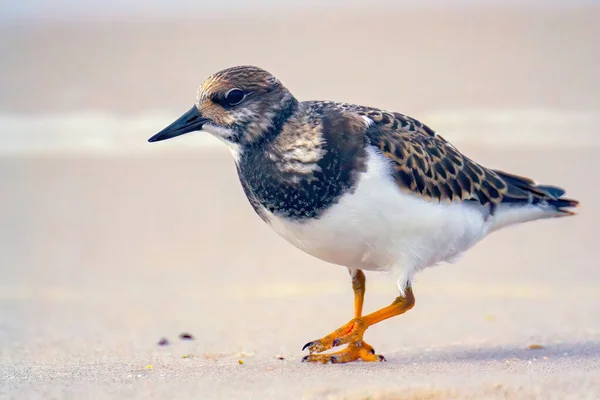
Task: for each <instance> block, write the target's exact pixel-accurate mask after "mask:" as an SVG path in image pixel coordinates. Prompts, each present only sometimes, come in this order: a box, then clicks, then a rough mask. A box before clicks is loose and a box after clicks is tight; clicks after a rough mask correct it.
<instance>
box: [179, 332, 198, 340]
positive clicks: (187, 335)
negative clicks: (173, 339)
mask: <svg viewBox="0 0 600 400" xmlns="http://www.w3.org/2000/svg"><path fill="white" fill-rule="evenodd" d="M179 339H181V340H194V336H192V334H191V333H187V332H183V333H180V334H179Z"/></svg>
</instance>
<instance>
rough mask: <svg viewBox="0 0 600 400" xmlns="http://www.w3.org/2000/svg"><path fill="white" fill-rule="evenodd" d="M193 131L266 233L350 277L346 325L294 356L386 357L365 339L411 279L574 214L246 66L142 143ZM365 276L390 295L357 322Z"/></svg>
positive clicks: (408, 122) (426, 139) (406, 302)
mask: <svg viewBox="0 0 600 400" xmlns="http://www.w3.org/2000/svg"><path fill="white" fill-rule="evenodd" d="M193 131H203V132H207V133H209V134H212V135H214V136H216V137H217V138H219V139H221V140H222V141H223V142H225V144H226V145H227V146H228V147H229V149H230V151H231V153H232V155H233V158H234V160H235V164H236V167H237V172H238V175H239V179H240V182H241V185H242V188H243V190H244V192H245V194H246V196H247V198H248V200H249V202H250V204H251V205H252V207H253V208H254V210H255V211H256V213H257V214H258V215H259V216H260V218H261V219H262V220H263V221H264V222H266V223H267V224H268V225H269V226H270V227H271V228H272V229H273V230H274V231H275V232H277V233H278V234H279V235H281V236H282V237H283V238H285V239H286V240H287V241H288V242H290V243H291V244H293V245H294V246H296V247H298V248H299V249H301V250H303V251H305V252H306V253H308V254H310V255H312V256H314V257H317V258H319V259H321V260H323V261H326V262H328V263H333V264H337V265H341V266H344V267H346V268H347V269H348V271H349V273H350V276H351V281H352V288H353V291H354V318H352V319H351V320H350V321H349V322H348V323H347V324H345V325H343V326H342V327H340V328H339V329H337V330H335V331H334V332H332V333H331V334H329V335H327V336H325V337H323V338H321V339H319V340H313V341H311V342H309V343H307V344H306V345H305V346H304V348H303V350H306V349H308V351H309V353H310V354H309V355H307V356H305V357H304V358H303V361H309V362H320V363H326V362H332V363H342V362H349V361H355V360H363V361H383V360H385V358H384V357H383V356H381V355H378V354H375V351H374V350H373V347H372V346H371V345H369V344H367V343H366V342H365V341H364V340H363V334H364V333H365V330H366V329H367V328H369V327H370V326H372V325H374V324H376V323H378V322H381V321H383V320H386V319H388V318H391V317H394V316H397V315H400V314H402V313H404V312H406V311H408V310H410V309H411V308H412V307H413V305H414V304H415V296H414V294H413V289H412V285H411V281H412V278H413V276H414V274H415V273H416V272H418V271H420V270H422V269H424V268H426V267H429V266H432V265H435V264H438V263H441V262H452V261H453V260H455V259H456V258H457V257H459V256H460V255H461V253H463V252H465V251H466V250H468V249H469V248H471V247H472V246H473V245H475V244H476V243H478V242H479V241H481V240H482V239H483V238H484V237H486V236H487V235H489V234H490V233H492V232H494V231H497V230H498V229H501V228H504V227H506V226H509V225H515V224H520V223H523V222H528V221H533V220H539V219H545V218H555V217H565V216H570V215H574V213H573V212H572V211H571V210H570V209H571V208H573V207H576V206H577V205H578V202H577V201H576V200H572V199H568V198H564V197H563V196H564V194H565V191H564V190H563V189H561V188H559V187H555V186H548V185H539V184H537V183H535V182H534V181H533V180H531V179H529V178H525V177H521V176H517V175H513V174H509V173H506V172H502V171H498V170H494V169H489V168H486V167H484V166H482V165H479V164H478V163H476V162H475V161H473V160H471V159H470V158H468V157H467V156H465V155H463V154H461V153H460V152H459V151H458V150H457V149H456V147H454V146H453V145H452V144H450V143H449V142H448V141H446V140H445V139H443V138H442V137H441V136H439V135H438V134H436V133H435V132H434V131H433V130H432V129H430V128H429V127H427V126H426V125H424V124H423V123H421V122H419V121H417V120H416V119H414V118H411V117H409V116H406V115H403V114H400V113H397V112H390V111H385V110H381V109H377V108H373V107H366V106H360V105H353V104H345V103H336V102H331V101H298V100H297V99H296V98H295V97H294V96H293V95H292V93H291V92H290V91H289V90H288V89H287V88H286V87H285V86H284V85H283V84H282V83H281V82H280V81H279V80H278V79H277V78H276V77H274V76H273V75H272V74H270V73H269V72H267V71H265V70H263V69H261V68H258V67H254V66H237V67H232V68H228V69H225V70H222V71H219V72H217V73H215V74H213V75H211V76H210V77H208V78H207V79H206V80H205V81H204V82H203V83H202V84H201V86H200V88H199V90H198V93H197V97H196V101H195V104H194V105H193V107H192V108H191V109H190V110H189V111H187V112H186V113H185V114H183V115H182V116H181V117H180V118H179V119H177V120H176V121H175V122H173V123H172V124H171V125H169V126H167V127H166V128H164V129H163V130H162V131H160V132H159V133H157V134H156V135H154V136H152V137H151V138H150V139H149V141H150V142H156V141H160V140H165V139H170V138H174V137H176V136H179V135H182V134H185V133H188V132H193ZM365 270H368V271H388V272H391V273H392V274H393V275H394V276H395V277H396V279H397V284H398V291H399V293H398V297H397V298H396V299H395V300H394V301H393V302H392V303H391V304H390V305H389V306H387V307H384V308H382V309H380V310H378V311H375V312H373V313H370V314H367V315H363V313H362V308H363V299H364V294H365V289H366V284H365V274H364V272H363V271H365ZM343 344H347V346H346V347H345V348H343V349H342V350H339V351H337V352H335V353H324V352H325V351H327V350H330V349H332V348H334V347H337V346H340V345H343Z"/></svg>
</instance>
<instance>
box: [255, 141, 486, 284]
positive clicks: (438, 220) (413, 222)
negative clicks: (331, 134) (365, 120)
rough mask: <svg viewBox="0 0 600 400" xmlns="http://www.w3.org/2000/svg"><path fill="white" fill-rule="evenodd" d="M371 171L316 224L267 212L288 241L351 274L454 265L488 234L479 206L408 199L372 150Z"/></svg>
mask: <svg viewBox="0 0 600 400" xmlns="http://www.w3.org/2000/svg"><path fill="white" fill-rule="evenodd" d="M368 156H369V159H368V164H367V165H368V168H367V172H365V173H363V174H362V176H361V178H360V180H359V182H358V186H357V188H356V190H355V192H354V193H353V194H348V195H344V196H343V197H342V198H341V199H340V200H339V202H338V203H337V204H335V205H334V206H332V207H331V208H330V209H329V210H327V211H326V212H325V213H324V214H323V215H322V216H321V217H320V218H319V219H316V220H314V221H304V222H297V221H293V220H287V219H284V218H279V217H277V216H275V215H273V214H270V213H269V212H268V211H266V210H265V213H266V214H267V216H268V220H269V223H270V225H271V227H272V228H273V229H274V230H275V231H276V232H277V233H278V234H279V235H281V236H282V237H283V238H285V239H286V240H288V241H289V242H290V243H292V244H293V245H295V246H296V247H298V248H300V249H302V250H304V251H305V252H307V253H309V254H311V255H313V256H315V257H317V258H320V259H322V260H324V261H327V262H330V263H334V264H339V265H343V266H346V267H349V268H360V269H365V270H392V271H394V272H397V273H400V274H402V275H406V276H410V275H412V272H414V271H416V270H419V269H422V268H425V267H427V266H430V265H433V264H435V263H438V262H440V261H445V260H451V259H452V258H454V257H456V256H458V255H459V254H460V253H462V252H463V251H465V250H466V249H468V248H469V247H471V246H473V245H474V244H475V243H477V242H478V241H479V240H481V239H482V238H483V237H484V236H485V235H486V233H487V232H488V230H489V224H487V223H486V221H485V218H484V216H485V214H486V213H485V209H484V208H483V207H482V206H480V205H476V204H465V203H456V204H437V203H434V202H427V201H425V200H423V199H421V198H419V197H417V196H413V195H411V194H408V193H405V192H403V191H401V189H400V188H398V187H397V186H396V184H395V182H394V181H393V179H392V178H391V177H390V173H389V171H390V170H389V168H390V165H389V164H388V160H387V159H386V158H385V157H384V156H383V155H381V154H380V153H378V152H377V151H376V150H374V149H369V150H368Z"/></svg>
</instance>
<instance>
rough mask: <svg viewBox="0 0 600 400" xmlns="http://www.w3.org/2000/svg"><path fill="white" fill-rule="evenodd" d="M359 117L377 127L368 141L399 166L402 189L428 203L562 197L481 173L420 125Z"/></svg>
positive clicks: (396, 118) (374, 114)
mask: <svg viewBox="0 0 600 400" xmlns="http://www.w3.org/2000/svg"><path fill="white" fill-rule="evenodd" d="M360 114H361V115H365V116H367V117H368V118H370V119H372V120H373V121H374V122H375V123H374V124H372V125H371V126H370V127H369V129H368V130H367V136H368V137H369V139H370V141H371V144H372V145H374V146H376V147H377V148H379V150H380V151H381V152H382V153H383V154H384V155H385V156H386V157H388V158H389V159H390V160H392V161H393V162H394V163H393V166H394V170H395V174H394V176H395V179H396V182H397V183H398V185H399V186H400V187H402V188H404V189H405V190H407V191H410V192H412V193H415V194H418V195H421V196H422V197H424V198H425V199H427V200H430V201H436V202H440V201H443V202H451V201H461V200H475V201H478V202H480V203H481V204H488V203H492V204H498V203H503V202H523V203H532V202H535V201H536V200H538V199H539V200H541V199H555V198H557V197H558V196H555V194H554V193H552V192H551V190H552V189H554V188H551V190H544V188H543V187H539V188H538V187H537V186H536V185H535V183H534V182H533V181H532V180H530V179H527V178H522V177H518V176H515V175H510V174H506V173H503V172H500V171H494V170H490V169H487V168H484V167H482V166H481V165H479V164H477V163H476V162H474V161H472V160H470V159H469V158H467V157H466V156H464V155H462V154H461V153H460V152H459V151H458V150H457V149H456V148H455V147H454V146H452V145H451V144H450V143H448V142H447V141H446V140H444V139H443V138H442V137H441V136H439V135H436V134H435V132H434V131H433V130H431V129H430V128H428V127H427V126H426V125H424V124H422V123H420V122H419V121H416V120H415V119H412V118H410V117H407V116H405V115H402V114H398V113H387V112H382V111H376V110H370V112H364V113H363V112H360ZM546 189H548V188H546ZM556 189H558V188H556ZM556 194H558V193H556Z"/></svg>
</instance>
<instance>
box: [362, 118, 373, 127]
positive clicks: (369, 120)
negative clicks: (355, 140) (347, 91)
mask: <svg viewBox="0 0 600 400" xmlns="http://www.w3.org/2000/svg"><path fill="white" fill-rule="evenodd" d="M362 118H363V119H364V120H365V124H367V128H368V127H370V126H371V125H373V124H374V121H373V120H372V119H371V118H369V117H367V116H366V115H362Z"/></svg>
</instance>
